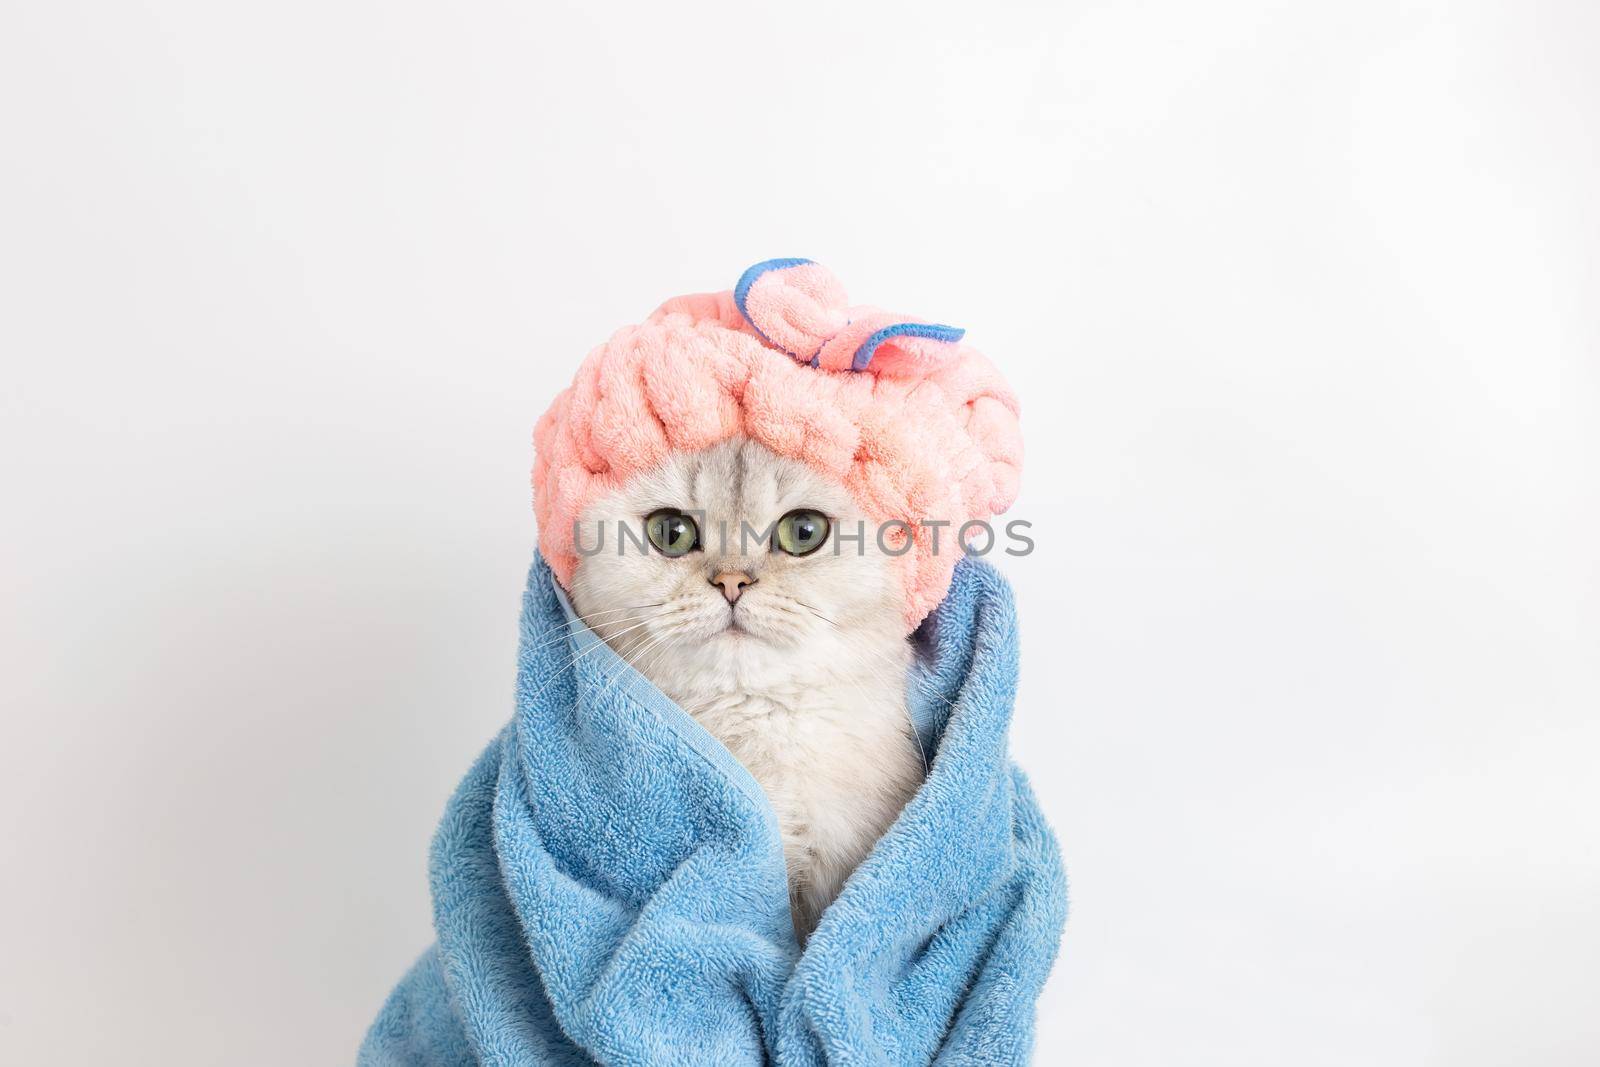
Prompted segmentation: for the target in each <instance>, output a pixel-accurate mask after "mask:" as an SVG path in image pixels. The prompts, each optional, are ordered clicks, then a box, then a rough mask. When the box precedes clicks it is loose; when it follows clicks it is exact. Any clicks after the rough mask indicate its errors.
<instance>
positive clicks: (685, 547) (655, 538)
mask: <svg viewBox="0 0 1600 1067" xmlns="http://www.w3.org/2000/svg"><path fill="white" fill-rule="evenodd" d="M644 532H645V534H646V536H648V537H649V538H650V543H651V544H652V545H655V546H656V551H658V552H660V553H661V554H662V555H663V556H687V555H688V554H689V553H690V552H693V551H694V550H695V549H697V548H699V547H700V527H698V526H696V525H695V521H694V520H693V519H691V518H690V517H689V516H687V515H685V514H684V513H683V512H681V511H679V510H677V509H676V508H662V509H661V510H660V511H653V512H651V513H650V516H649V518H647V519H645V520H644Z"/></svg>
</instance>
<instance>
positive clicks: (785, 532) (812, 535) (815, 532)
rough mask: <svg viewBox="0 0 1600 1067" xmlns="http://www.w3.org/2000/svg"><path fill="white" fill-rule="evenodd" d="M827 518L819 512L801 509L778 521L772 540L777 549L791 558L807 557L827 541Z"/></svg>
mask: <svg viewBox="0 0 1600 1067" xmlns="http://www.w3.org/2000/svg"><path fill="white" fill-rule="evenodd" d="M828 529H829V525H828V517H827V516H826V515H824V514H823V513H822V512H820V511H812V510H811V509H810V508H801V509H800V510H798V511H791V512H789V514H787V515H785V516H784V517H783V518H781V519H779V520H778V528H777V530H775V531H774V532H773V535H772V539H773V540H774V541H775V542H777V545H778V549H779V550H780V551H782V552H787V553H789V555H791V556H809V555H810V554H811V553H813V552H815V551H816V550H817V549H819V548H821V547H822V543H823V542H824V541H826V540H827V539H828Z"/></svg>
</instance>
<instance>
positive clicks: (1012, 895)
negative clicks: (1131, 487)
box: [361, 259, 1066, 1067]
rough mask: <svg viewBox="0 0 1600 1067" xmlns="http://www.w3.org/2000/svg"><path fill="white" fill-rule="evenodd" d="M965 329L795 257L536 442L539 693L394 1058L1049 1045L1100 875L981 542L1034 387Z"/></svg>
mask: <svg viewBox="0 0 1600 1067" xmlns="http://www.w3.org/2000/svg"><path fill="white" fill-rule="evenodd" d="M962 338H963V333H962V331H961V330H958V329H955V328H953V327H950V326H944V325H940V324H937V323H931V322H926V321H922V320H917V319H911V318H908V317H907V316H904V315H896V314H891V313H889V312H886V311H882V310H880V309H877V308H873V307H868V306H860V305H850V304H848V303H847V301H846V299H845V295H844V291H843V289H842V288H841V287H840V285H839V283H838V282H837V280H836V279H834V277H833V276H832V275H831V274H829V273H828V272H827V271H826V270H825V269H824V268H822V267H820V266H818V265H817V264H814V263H811V262H810V261H808V260H795V259H784V260H768V261H766V262H763V263H758V264H756V265H755V266H754V267H752V268H750V269H749V270H748V271H746V272H745V273H744V275H743V276H742V277H741V278H740V279H739V282H738V284H737V285H736V286H735V287H734V288H733V289H732V290H731V291H727V292H721V293H707V294H700V295H697V296H687V297H679V298H676V299H673V300H669V301H667V302H666V303H665V304H663V305H662V306H661V307H660V308H659V309H658V310H657V311H656V312H655V314H653V315H652V316H650V317H649V318H648V319H647V320H646V321H645V322H642V323H640V324H638V325H636V326H630V327H625V328H624V329H622V330H619V331H618V332H617V333H616V334H614V335H613V336H612V337H611V339H610V340H609V341H607V342H606V343H605V344H603V345H601V346H600V347H598V348H596V349H595V350H594V351H593V352H591V353H590V354H589V356H588V358H587V359H586V360H585V361H584V363H583V365H582V366H581V367H580V368H579V370H578V373H577V376H576V377H575V378H574V380H573V383H572V385H571V387H570V388H568V389H567V390H565V391H564V392H563V393H561V394H560V395H559V396H558V397H557V398H556V400H555V402H554V403H553V404H552V405H551V407H550V409H549V410H548V411H547V412H546V413H545V415H544V416H543V417H542V418H541V419H540V420H539V423H538V427H537V429H536V430H535V434H534V438H535V445H536V459H535V464H534V473H533V483H534V511H535V514H536V516H537V518H538V523H539V545H540V552H539V556H538V558H537V559H536V561H535V563H534V566H533V569H532V572H531V573H530V575H529V577H528V585H527V591H526V594H525V596H524V605H523V616H522V643H521V651H520V656H519V664H518V674H517V695H516V708H515V712H514V715H513V718H512V721H511V723H510V724H509V725H508V726H507V727H506V728H505V729H504V730H503V731H502V732H501V734H500V736H499V737H498V738H497V739H496V740H495V741H494V742H493V743H491V744H490V746H489V748H488V749H487V751H485V752H484V754H483V756H482V757H481V758H480V759H479V760H478V762H477V764H476V766H474V768H473V769H472V771H471V772H470V773H469V774H468V775H467V777H466V779H465V781H464V782H463V783H462V784H461V786H460V788H459V789H458V791H457V792H456V795H455V796H454V798H453V799H452V800H451V801H450V803H449V806H448V808H447V810H446V812H445V815H444V819H443V821H442V822H441V823H440V826H439V829H438V833H437V835H436V837H435V839H434V846H433V856H432V866H431V880H432V889H433V901H434V926H435V930H436V932H437V935H438V940H437V943H436V945H435V946H434V947H433V948H432V949H430V950H429V951H428V952H427V953H426V954H425V955H424V956H423V957H422V959H421V960H419V961H418V962H417V964H416V966H415V967H414V968H413V969H412V971H411V972H410V973H409V974H408V975H407V976H406V977H405V979H404V980H403V981H402V982H401V983H400V985H399V987H398V988H397V989H396V990H395V991H394V993H393V994H392V995H391V996H390V998H389V1000H388V1002H387V1003H386V1004H385V1006H384V1007H383V1009H382V1011H381V1013H380V1014H379V1016H378V1019H377V1021H376V1022H375V1023H374V1024H373V1026H372V1028H371V1030H370V1031H369V1033H368V1035H367V1038H366V1041H365V1043H364V1044H363V1046H362V1049H361V1062H362V1063H364V1064H371V1065H377V1064H457V1063H463V1064H464V1063H488V1064H506V1065H520V1064H590V1063H604V1064H637V1065H655V1064H660V1065H667V1067H677V1065H680V1064H712V1065H718V1067H722V1065H738V1064H752V1065H753V1064H765V1063H775V1064H780V1065H795V1067H801V1065H810V1064H817V1065H821V1064H825V1063H833V1064H843V1063H851V1064H883V1065H896V1067H899V1065H907V1064H918V1063H946V1064H1009V1063H1022V1062H1025V1061H1026V1060H1027V1058H1028V1055H1029V1050H1030V1048H1031V1046H1032V1037H1033V1015H1034V1002H1035V1000H1036V999H1037V997H1038V994H1039V991H1040V988H1041V986H1042V985H1043V983H1044V980H1045V978H1046V976H1047V974H1048V973H1049V970H1050V965H1051V962H1052V961H1053V959H1054V957H1055V953H1056V947H1057V943H1058V941H1059V938H1060V932H1061V927H1062V923H1063V921H1064V919H1065V914H1066V897H1065V884H1064V880H1063V875H1062V870H1061V865H1060V861H1059V859H1058V856H1057V852H1056V846H1055V842H1054V840H1053V838H1052V836H1051V834H1050V831H1049V828H1048V827H1047V826H1046V824H1045V821H1044V819H1043V817H1042V815H1041V813H1040V811H1039V808H1038V806H1037V804H1036V803H1035V801H1034V799H1033V796H1032V794H1031V793H1030V792H1029V790H1028V786H1027V783H1026V781H1025V780H1024V778H1023V776H1022V774H1021V772H1020V771H1019V770H1017V769H1016V768H1015V767H1014V766H1012V764H1011V762H1010V760H1009V759H1008V756H1007V752H1006V734H1007V727H1008V724H1009V722H1010V719H1011V714H1012V704H1013V699H1014V697H1015V694H1016V679H1017V633H1016V619H1015V615H1014V611H1013V606H1012V598H1011V593H1010V590H1009V587H1008V586H1007V585H1006V583H1005V581H1004V580H1003V579H1002V578H1001V577H1000V576H999V574H998V573H997V572H996V571H995V570H994V569H993V568H991V567H989V566H988V565H987V564H985V563H983V562H981V561H980V560H976V559H973V558H970V557H969V556H968V555H967V553H966V552H965V551H964V549H966V548H970V547H971V546H972V541H973V537H972V535H973V534H974V533H981V530H975V529H974V527H979V528H982V527H986V523H987V520H988V519H990V518H992V517H993V516H995V515H998V514H1000V513H1001V512H1003V511H1004V510H1005V509H1006V508H1007V507H1009V506H1010V504H1011V503H1012V501H1013V500H1014V499H1015V497H1016V493H1017V487H1018V480H1019V477H1020V470H1021V461H1022V444H1021V436H1020V429H1019V424H1018V418H1019V414H1018V413H1019V405H1018V403H1017V398H1016V396H1015V395H1014V394H1013V393H1012V391H1011V390H1010V388H1009V387H1008V386H1007V385H1006V383H1005V382H1004V380H1003V379H1002V378H1001V377H1000V375H999V373H998V372H997V371H996V370H995V368H994V367H993V365H992V364H990V363H989V362H988V360H987V359H986V358H985V357H984V356H983V355H982V354H981V353H979V352H977V351H976V350H974V349H972V348H971V347H969V346H967V345H965V344H963V343H962ZM607 526H612V527H614V528H615V529H616V535H617V541H616V542H615V551H614V552H610V553H605V554H602V553H601V552H600V549H598V548H595V547H594V546H596V545H599V546H601V548H603V547H604V544H605V538H604V531H605V529H606V527H607ZM641 527H642V530H643V533H644V535H645V536H646V537H648V539H649V547H648V550H646V545H645V543H644V541H642V540H635V541H634V545H635V548H636V549H637V551H635V552H633V553H631V554H630V553H627V552H626V551H625V549H626V545H627V542H626V540H625V539H624V534H625V533H626V532H627V531H628V530H630V529H635V528H641ZM869 527H872V528H873V529H872V532H867V531H868V528H869ZM585 528H588V529H589V530H590V531H591V536H590V537H589V538H588V539H585V538H583V537H582V536H581V534H582V532H583V529H585ZM852 529H853V530H855V531H857V532H856V533H855V534H854V535H853V536H852V535H851V533H850V531H851V530H852ZM728 530H732V531H735V534H734V536H735V537H736V538H737V540H738V542H739V543H738V547H737V550H735V549H734V548H733V547H732V546H731V544H730V543H729V541H728V540H727V539H726V531H728ZM746 530H750V531H751V532H752V533H755V531H763V532H760V533H756V534H755V539H754V544H753V545H752V544H747V543H746V538H745V531H746ZM946 531H947V532H946ZM941 532H944V537H943V540H942V548H941V537H940V535H941ZM595 535H598V540H597V539H596V536H595ZM989 537H990V545H991V546H992V544H993V541H992V532H991V533H990V534H989ZM847 542H848V543H849V544H850V545H851V548H850V549H849V551H848V552H846V550H845V545H846V543H847ZM575 605H576V606H575ZM668 694H670V696H669V695H668Z"/></svg>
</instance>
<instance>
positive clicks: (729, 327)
mask: <svg viewBox="0 0 1600 1067" xmlns="http://www.w3.org/2000/svg"><path fill="white" fill-rule="evenodd" d="M962 336H963V334H962V331H961V330H959V329H956V328H954V327H951V326H941V325H939V324H937V323H929V322H922V321H920V320H916V319H910V318H907V317H906V316H904V315H894V314H890V313H889V312H886V311H881V310H879V309H877V308H872V307H861V306H856V307H852V306H849V305H848V304H847V301H846V299H845V293H844V289H843V287H842V286H840V284H839V282H838V280H837V279H836V278H834V276H833V275H832V274H831V273H830V272H829V271H828V270H827V268H825V267H822V266H820V265H818V264H816V263H812V262H811V261H810V260H805V259H774V260H767V261H766V262H764V263H758V264H756V265H755V266H753V267H751V268H750V269H749V270H747V271H745V272H744V275H743V276H742V277H741V278H740V279H739V283H738V285H736V286H735V287H734V289H733V290H732V291H731V292H720V293H701V294H696V295H693V296H680V297H676V298H674V299H672V300H668V301H667V302H666V303H665V304H662V305H661V307H660V308H658V309H657V310H656V312H655V313H654V314H653V315H651V316H650V317H649V318H648V319H646V320H645V321H644V322H642V323H640V324H639V325H637V326H625V327H623V328H622V329H621V330H618V331H617V332H616V333H615V334H613V335H612V336H611V339H610V340H609V341H607V342H606V343H605V344H603V345H601V346H600V347H599V348H596V349H595V350H594V351H592V352H590V353H589V355H588V357H587V358H586V359H585V360H584V361H583V365H582V366H581V367H579V368H578V373H577V374H576V376H574V378H573V380H572V385H571V386H569V387H568V388H567V389H566V390H564V391H563V392H562V393H561V395H560V396H558V397H556V399H555V403H553V404H552V405H550V410H549V411H546V412H545V413H544V416H543V417H542V418H540V420H539V423H538V425H537V426H536V427H535V429H534V432H533V440H534V451H535V458H534V465H533V510H534V515H535V517H536V518H537V520H538V524H539V549H540V551H541V552H542V553H543V555H544V558H545V560H546V561H547V562H548V563H549V564H550V568H551V570H552V571H554V573H555V576H556V580H557V581H559V582H560V583H561V584H562V585H563V586H566V587H570V585H571V582H572V575H573V572H574V571H575V570H576V569H577V566H578V555H577V551H576V546H575V544H574V540H573V539H574V535H575V527H576V524H577V522H578V520H579V518H580V517H581V516H582V514H583V512H584V509H585V508H587V507H588V506H589V505H590V504H592V503H593V502H594V501H596V500H598V499H599V498H601V497H603V496H605V495H607V494H608V493H611V492H613V491H615V490H617V489H618V488H620V487H621V486H622V485H623V484H624V483H626V482H627V481H628V480H629V479H631V478H633V477H634V476H636V475H639V474H642V473H645V472H647V471H650V470H652V469H654V468H656V467H657V466H659V465H660V464H661V463H662V462H663V461H664V460H665V459H666V458H667V456H669V455H670V454H673V453H677V452H694V451H699V450H701V449H705V448H710V447H711V446H713V445H715V444H718V443H720V442H722V441H726V440H728V439H729V438H732V437H736V436H740V435H743V436H745V437H748V438H750V439H752V440H754V441H758V442H760V443H761V444H763V445H765V446H766V447H767V448H770V449H771V450H772V451H774V452H776V453H778V454H779V455H782V456H788V457H790V458H793V459H796V460H799V461H800V462H802V463H805V464H807V465H808V466H810V467H812V468H814V469H815V470H817V471H819V472H821V473H822V474H823V475H824V476H826V477H829V478H833V479H835V480H837V481H838V482H839V483H840V484H842V485H843V486H844V487H845V488H846V489H847V490H848V491H849V492H850V493H851V495H852V496H853V497H854V498H855V500H856V501H857V503H858V504H860V506H861V508H862V510H863V511H864V512H865V513H866V514H867V516H868V517H869V518H870V519H871V520H872V521H874V522H876V523H878V524H879V525H880V528H883V529H885V531H886V532H885V533H884V536H883V542H884V544H885V545H886V546H887V548H888V550H889V551H890V552H900V551H902V550H903V554H901V555H899V556H898V557H896V565H897V566H898V568H899V571H900V576H901V581H902V584H903V586H904V589H905V595H906V613H905V621H906V629H907V631H908V632H909V631H910V630H912V629H915V628H916V626H917V624H918V623H920V622H921V621H922V620H923V619H924V618H925V617H926V616H927V615H928V613H929V612H931V611H932V610H933V609H934V608H935V607H937V606H938V604H939V602H940V601H941V600H943V599H944V595H945V593H946V591H947V590H948V589H949V587H950V577H951V574H952V573H953V572H954V571H955V566H956V561H957V560H958V559H959V558H960V557H961V554H962V548H961V545H960V544H959V543H958V540H957V536H958V532H959V531H960V529H961V526H962V524H963V523H967V522H970V521H973V520H987V519H990V518H992V517H993V516H995V515H998V514H1000V513H1001V512H1003V511H1005V510H1006V508H1008V507H1010V506H1011V504H1012V502H1013V501H1014V500H1015V499H1016V496H1017V487H1018V482H1019V479H1020V476H1021V472H1022V433H1021V427H1020V424H1019V423H1018V406H1017V398H1016V397H1015V395H1013V394H1012V392H1011V390H1010V389H1009V388H1008V387H1007V386H1006V384H1005V382H1004V381H1003V380H1002V379H1001V377H1000V374H999V372H998V371H996V370H995V368H994V366H993V365H992V364H991V363H990V362H989V361H988V360H987V359H986V358H984V356H983V355H982V354H981V353H979V352H978V351H977V350H976V349H973V348H970V347H968V346H967V345H964V344H962V343H961V338H962ZM927 523H948V524H949V525H948V526H940V527H937V528H936V527H934V526H930V525H926V524H927ZM875 534H876V531H874V530H869V531H867V536H868V537H873V536H875ZM973 534H974V538H973V539H974V540H976V541H986V540H987V535H984V534H982V533H981V532H978V531H976V530H974V531H973ZM908 540H909V542H910V544H909V547H907V541H908ZM586 543H588V542H586ZM936 544H937V550H936V549H935V545H936Z"/></svg>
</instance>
